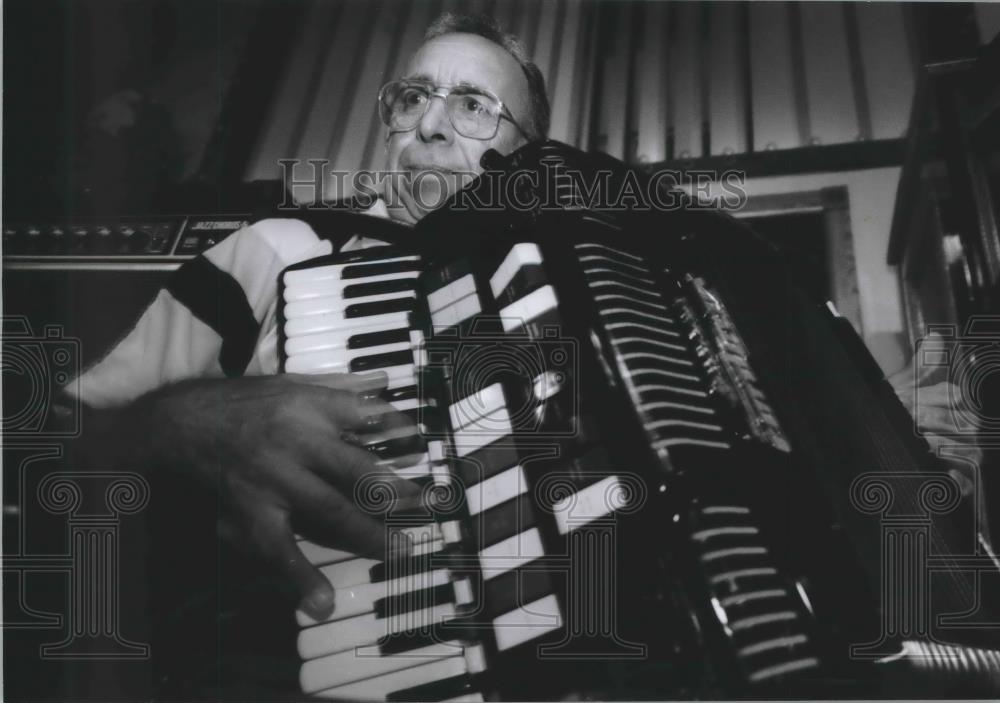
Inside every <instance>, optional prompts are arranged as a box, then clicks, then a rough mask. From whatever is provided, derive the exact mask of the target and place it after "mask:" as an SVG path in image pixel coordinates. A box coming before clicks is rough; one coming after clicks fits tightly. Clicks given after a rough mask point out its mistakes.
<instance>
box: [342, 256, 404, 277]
mask: <svg viewBox="0 0 1000 703" xmlns="http://www.w3.org/2000/svg"><path fill="white" fill-rule="evenodd" d="M419 270H420V262H419V261H415V260H407V261H387V262H383V263H378V264H355V265H353V266H345V267H344V268H343V270H342V271H341V272H340V278H341V280H344V279H352V278H371V277H372V276H385V275H386V274H390V273H404V272H406V271H419Z"/></svg>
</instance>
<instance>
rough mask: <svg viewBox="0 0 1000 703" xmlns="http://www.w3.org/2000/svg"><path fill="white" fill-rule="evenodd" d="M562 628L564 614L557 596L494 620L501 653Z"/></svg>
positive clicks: (532, 603)
mask: <svg viewBox="0 0 1000 703" xmlns="http://www.w3.org/2000/svg"><path fill="white" fill-rule="evenodd" d="M560 627H562V613H561V612H560V611H559V601H558V600H557V599H556V597H555V595H548V596H545V597H544V598H539V599H538V600H536V601H533V602H531V603H528V604H527V605H524V606H521V607H520V608H517V609H516V610H512V611H510V612H509V613H505V614H503V615H501V616H500V617H498V618H495V619H494V620H493V632H494V634H495V635H496V639H497V649H498V650H500V651H501V652H503V651H505V650H508V649H510V648H512V647H516V646H517V645H519V644H523V643H524V642H528V641H529V640H533V639H535V638H536V637H541V636H542V635H544V634H546V633H548V632H552V631H553V630H556V629H558V628H560Z"/></svg>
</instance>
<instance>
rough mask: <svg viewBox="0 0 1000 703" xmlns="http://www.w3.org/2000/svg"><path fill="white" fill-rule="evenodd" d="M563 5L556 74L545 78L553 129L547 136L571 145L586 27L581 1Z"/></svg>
mask: <svg viewBox="0 0 1000 703" xmlns="http://www.w3.org/2000/svg"><path fill="white" fill-rule="evenodd" d="M560 2H561V4H562V5H563V20H562V26H561V30H562V36H561V37H560V40H559V52H558V54H557V55H556V58H555V62H554V63H555V70H554V71H553V72H552V74H551V75H549V76H546V83H547V87H548V91H549V102H550V103H551V105H552V126H551V128H550V129H549V136H550V137H552V138H553V139H557V140H559V141H561V142H570V141H571V140H572V139H573V138H574V136H573V133H574V126H575V125H576V124H578V123H579V120H578V119H577V115H576V114H574V113H573V102H574V97H576V71H577V70H578V68H579V63H578V60H577V53H578V51H579V47H580V44H581V43H582V42H583V36H582V35H583V32H584V28H585V24H584V22H583V21H582V20H583V7H582V5H583V3H582V1H581V0H560Z"/></svg>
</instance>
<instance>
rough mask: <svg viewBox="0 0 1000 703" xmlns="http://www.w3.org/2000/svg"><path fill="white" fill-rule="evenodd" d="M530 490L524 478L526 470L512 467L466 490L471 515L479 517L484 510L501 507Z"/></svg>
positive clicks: (517, 466) (466, 499) (518, 466)
mask: <svg viewBox="0 0 1000 703" xmlns="http://www.w3.org/2000/svg"><path fill="white" fill-rule="evenodd" d="M527 490H528V482H527V481H526V480H525V478H524V469H522V468H521V466H520V465H516V466H512V467H511V468H509V469H507V470H506V471H502V472H501V473H498V474H497V475H495V476H490V477H489V478H488V479H486V480H485V481H480V482H479V483H477V484H476V485H475V486H471V487H469V488H467V489H466V490H465V501H466V503H467V504H468V506H469V515H478V514H479V513H481V512H483V511H484V510H489V509H490V508H492V507H494V506H496V505H500V504H501V503H503V502H505V501H508V500H510V499H511V498H514V497H516V496H519V495H521V494H522V493H524V492H526V491H527Z"/></svg>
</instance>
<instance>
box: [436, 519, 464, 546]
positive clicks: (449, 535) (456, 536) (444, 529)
mask: <svg viewBox="0 0 1000 703" xmlns="http://www.w3.org/2000/svg"><path fill="white" fill-rule="evenodd" d="M441 538H442V539H444V543H445V544H458V543H459V542H461V541H462V528H461V526H460V525H459V524H458V520H449V521H448V522H442V523H441Z"/></svg>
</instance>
